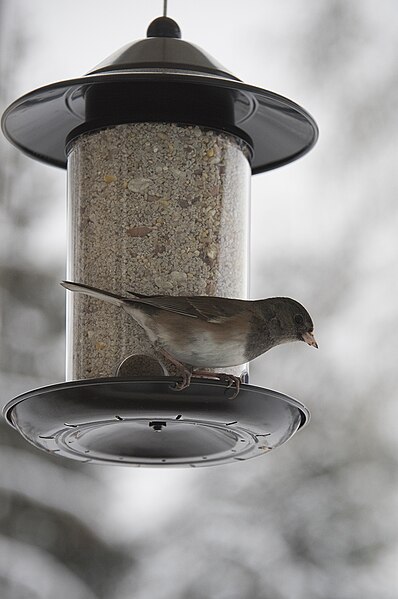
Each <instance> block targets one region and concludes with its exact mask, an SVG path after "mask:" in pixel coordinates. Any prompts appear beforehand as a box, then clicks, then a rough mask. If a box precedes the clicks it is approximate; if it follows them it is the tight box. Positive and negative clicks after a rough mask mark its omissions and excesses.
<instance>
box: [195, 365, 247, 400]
mask: <svg viewBox="0 0 398 599" xmlns="http://www.w3.org/2000/svg"><path fill="white" fill-rule="evenodd" d="M192 376H193V377H198V378H207V379H218V380H220V381H222V380H224V381H225V382H226V383H227V389H230V388H231V387H232V386H233V385H235V392H234V394H233V395H232V396H231V398H230V399H235V397H237V396H238V394H239V391H240V385H241V382H242V381H241V379H240V377H238V376H235V375H233V374H227V373H226V372H208V371H207V370H194V371H193V373H192Z"/></svg>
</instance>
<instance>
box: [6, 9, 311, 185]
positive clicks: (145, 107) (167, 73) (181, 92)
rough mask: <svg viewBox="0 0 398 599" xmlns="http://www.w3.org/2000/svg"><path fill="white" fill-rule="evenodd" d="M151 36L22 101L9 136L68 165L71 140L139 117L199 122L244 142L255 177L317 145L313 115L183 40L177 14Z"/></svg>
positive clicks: (10, 114)
mask: <svg viewBox="0 0 398 599" xmlns="http://www.w3.org/2000/svg"><path fill="white" fill-rule="evenodd" d="M148 35H150V37H147V38H146V39H142V40H138V41H136V42H134V43H132V44H128V45H127V46H124V47H123V48H121V49H120V50H118V51H117V52H115V53H114V54H112V55H111V56H109V57H108V58H107V59H105V60H104V61H103V62H101V63H100V64H99V65H97V66H96V67H94V69H92V70H91V71H90V72H89V73H87V74H86V75H85V76H83V77H80V78H77V79H70V80H67V81H60V82H57V83H53V84H51V85H47V86H45V87H41V88H39V89H36V90H34V91H32V92H30V93H28V94H26V95H24V96H22V97H21V98H19V99H18V100H16V101H15V102H14V103H13V104H11V105H10V106H9V107H8V108H7V110H6V111H5V113H4V115H3V118H2V129H3V132H4V134H5V136H6V137H7V138H8V140H9V141H10V142H11V143H13V144H14V145H15V146H17V147H18V148H19V149H20V150H22V151H23V152H25V153H26V154H28V155H29V156H31V157H32V158H35V159H37V160H40V161H42V162H45V163H47V164H52V165H54V166H59V167H62V168H66V164H67V144H68V142H69V141H70V140H72V139H74V138H75V137H77V136H79V135H81V134H83V133H86V132H89V131H95V130H99V129H104V128H107V127H111V126H115V125H120V124H127V123H137V122H163V123H164V122H166V123H178V124H180V125H184V124H185V125H197V126H199V127H204V128H209V129H213V130H216V131H221V132H225V133H229V134H232V135H235V136H237V137H239V138H240V139H242V140H244V141H245V142H246V143H247V144H248V145H249V146H250V148H251V155H252V160H251V168H252V172H253V174H256V173H261V172H263V171H267V170H270V169H274V168H277V167H279V166H282V165H284V164H287V163H289V162H292V161H293V160H296V159H297V158H299V157H300V156H302V155H303V154H305V153H306V152H308V151H309V150H310V149H311V148H312V147H313V145H314V144H315V142H316V140H317V137H318V128H317V125H316V123H315V121H314V119H313V118H312V116H311V115H310V114H308V112H306V111H305V110H304V109H303V108H302V107H301V106H299V105H297V104H295V103H294V102H292V101H291V100H289V99H287V98H285V97H283V96H280V95H278V94H275V93H273V92H271V91H268V90H264V89H261V88H258V87H253V86H251V85H247V84H246V83H244V82H242V81H240V80H239V79H238V78H237V77H236V76H235V75H233V74H232V73H230V72H229V71H228V70H227V69H226V68H225V67H223V66H222V65H221V64H220V63H218V61H216V60H215V59H214V58H213V57H211V56H210V55H209V54H207V53H206V52H205V51H204V50H202V49H201V48H199V47H198V46H195V45H194V44H191V43H189V42H186V41H184V40H181V39H179V35H180V30H179V27H178V25H177V23H175V21H173V20H172V19H169V18H167V17H159V18H158V19H155V21H153V22H152V23H151V24H150V26H149V28H148Z"/></svg>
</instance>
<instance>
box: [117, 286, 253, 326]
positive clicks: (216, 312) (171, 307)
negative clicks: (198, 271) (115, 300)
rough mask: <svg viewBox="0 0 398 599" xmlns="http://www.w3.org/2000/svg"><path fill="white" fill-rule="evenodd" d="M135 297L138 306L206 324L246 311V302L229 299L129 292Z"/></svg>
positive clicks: (221, 320)
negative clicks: (194, 319)
mask: <svg viewBox="0 0 398 599" xmlns="http://www.w3.org/2000/svg"><path fill="white" fill-rule="evenodd" d="M129 293H131V295H135V296H136V297H137V299H136V300H131V301H136V302H137V303H140V304H146V305H148V306H153V307H155V308H159V309H161V310H167V311H168V312H174V313H176V314H181V315H182V316H189V317H190V318H199V319H201V320H206V321H207V322H216V323H217V322H223V321H224V320H226V319H227V318H229V317H231V316H236V315H237V313H239V312H240V311H242V310H244V309H245V308H246V309H247V303H248V302H247V301H245V300H238V299H229V298H225V297H209V296H205V295H204V296H193V297H185V296H178V295H142V294H138V293H134V292H129Z"/></svg>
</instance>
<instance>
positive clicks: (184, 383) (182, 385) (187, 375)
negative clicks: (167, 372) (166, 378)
mask: <svg viewBox="0 0 398 599" xmlns="http://www.w3.org/2000/svg"><path fill="white" fill-rule="evenodd" d="M191 378H192V373H191V372H190V371H189V370H184V371H183V372H182V376H181V381H178V382H175V383H174V385H171V386H170V389H172V390H173V391H182V390H183V389H186V388H187V387H189V385H190V384H191Z"/></svg>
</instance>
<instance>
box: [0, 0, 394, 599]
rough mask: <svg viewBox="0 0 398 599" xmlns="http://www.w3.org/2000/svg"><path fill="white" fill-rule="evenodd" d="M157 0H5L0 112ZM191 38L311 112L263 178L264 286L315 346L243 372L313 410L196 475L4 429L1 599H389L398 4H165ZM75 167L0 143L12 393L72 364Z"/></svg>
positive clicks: (94, 58) (108, 42)
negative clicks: (87, 462)
mask: <svg viewBox="0 0 398 599" xmlns="http://www.w3.org/2000/svg"><path fill="white" fill-rule="evenodd" d="M161 12H162V2H161V0H147V1H145V2H143V1H141V2H138V0H129V1H127V0H116V1H115V2H112V3H106V2H102V1H98V0H95V1H94V0H84V1H83V2H82V0H69V1H68V2H67V3H60V2H49V1H48V0H0V86H1V89H0V108H1V112H3V110H4V108H5V107H6V106H7V105H8V104H9V103H10V102H11V101H13V100H14V99H15V98H16V97H18V96H19V95H21V94H23V93H25V92H28V91H30V90H31V89H34V88H36V87H39V86H41V85H45V84H47V83H51V82H54V81H56V80H62V79H67V78H71V77H75V76H80V75H81V74H83V73H85V72H87V71H88V70H89V69H90V68H91V67H93V66H94V65H96V64H97V63H99V62H100V61H101V60H102V59H103V58H105V57H106V56H108V55H109V54H111V53H112V52H113V51H115V50H116V49H118V48H119V47H121V46H122V45H124V44H126V43H128V42H130V41H132V40H134V39H138V38H142V37H145V33H146V28H147V25H148V24H149V22H150V21H151V20H152V19H154V18H155V17H157V16H159V15H160V14H161ZM169 16H171V17H172V18H175V19H176V20H177V21H178V23H179V25H180V26H181V29H182V34H183V38H184V39H187V40H188V41H191V42H193V43H196V44H198V45H200V46H201V47H202V48H204V49H205V50H206V51H208V52H209V53H210V54H211V55H213V56H214V57H215V58H216V59H218V60H219V61H220V62H221V63H222V64H224V65H225V66H226V67H227V68H228V69H230V70H231V71H232V72H233V73H234V74H235V75H236V76H238V77H240V78H241V79H243V80H244V81H246V82H247V83H251V84H253V85H257V86H259V87H264V88H267V89H270V90H272V91H275V92H277V93H280V94H282V95H285V96H287V97H289V98H291V99H292V100H294V101H296V102H298V103H299V104H301V105H302V106H303V107H304V108H306V109H307V110H308V111H309V112H310V113H311V114H312V115H313V116H314V117H315V119H316V120H317V122H318V124H319V127H320V139H319V142H318V144H317V145H316V147H315V149H314V150H312V152H311V153H309V154H308V155H307V156H305V157H304V158H302V159H300V160H298V161H297V162H295V163H293V164H290V165H288V166H285V167H283V168H280V169H279V170H276V171H271V172H269V173H267V174H262V175H257V176H256V177H254V178H253V180H252V263H251V297H253V298H257V297H267V296H272V295H288V296H291V297H294V298H296V299H297V300H299V301H300V302H302V303H303V304H304V305H305V306H306V307H307V308H308V309H309V311H310V313H311V314H312V316H313V319H314V321H315V325H316V336H317V339H318V342H319V345H320V349H319V351H318V352H316V351H313V350H311V349H310V348H308V347H307V346H305V345H304V344H294V345H293V346H291V347H290V346H282V347H279V348H276V349H274V350H273V351H272V352H270V353H269V354H266V355H265V356H264V357H262V358H259V359H258V360H256V361H255V362H254V363H253V364H252V368H251V382H252V383H253V384H258V385H261V386H265V387H269V388H271V389H276V390H279V391H281V392H283V393H286V394H288V395H291V396H293V397H295V398H297V399H299V400H301V401H302V402H304V403H305V404H306V405H307V406H308V407H309V408H310V410H311V412H312V421H311V423H310V425H309V426H308V427H307V428H306V429H305V430H304V431H302V432H300V433H299V434H298V435H297V436H296V437H294V438H293V439H292V440H291V441H290V442H289V443H287V444H286V445H284V446H283V447H282V448H280V449H278V450H277V451H276V452H272V453H271V454H270V455H267V456H265V457H261V458H257V459H254V460H250V461H248V462H244V463H242V464H240V463H236V464H233V465H226V466H217V467H214V468H204V469H199V470H198V469H195V470H194V469H190V470H184V469H181V470H172V469H167V470H164V471H163V470H161V469H153V470H135V469H132V468H131V469H129V468H122V467H99V466H98V467H96V466H84V465H79V464H78V463H74V462H73V461H67V460H61V459H59V460H57V459H56V458H54V457H51V458H48V457H47V456H46V455H45V454H44V453H42V452H39V451H38V450H36V449H35V448H34V447H32V446H30V445H28V444H27V443H26V442H25V441H23V439H22V438H20V436H19V435H18V434H17V433H16V432H15V431H13V430H12V429H11V428H9V427H8V426H6V424H5V423H1V424H0V436H1V441H0V443H1V448H0V596H1V598H2V599H39V598H40V599H50V598H53V597H54V596H55V595H56V596H57V597H58V598H59V599H64V598H66V597H68V598H69V599H70V598H71V597H73V598H74V599H108V598H109V599H110V598H112V599H130V598H131V597H134V598H135V599H147V598H151V599H188V598H190V599H206V598H209V597H211V598H214V599H271V598H272V599H307V598H309V597H311V599H330V597H333V598H334V599H357V598H358V599H359V598H361V599H374V598H375V597H377V599H393V598H394V599H395V598H396V596H397V588H398V573H397V567H396V564H397V559H398V458H397V453H398V402H397V397H396V395H397V388H398V380H397V379H398V376H397V354H398V351H397V350H398V347H397V331H398V301H397V286H398V284H397V281H398V277H397V271H398V241H397V231H398V201H397V195H398V175H397V172H398V170H397V158H398V154H397V146H398V120H397V114H398V62H397V56H398V3H397V2H396V1H395V0H378V2H375V1H373V0H361V2H357V1H355V0H324V1H323V2H319V0H284V1H283V2H276V1H275V0H273V1H271V0H248V1H247V2H240V1H237V0H218V1H217V2H213V1H211V0H202V1H201V2H194V1H193V0H192V1H189V0H169ZM65 183H66V181H65V173H64V172H63V171H61V170H57V169H54V168H51V167H48V166H44V165H42V164H40V163H38V162H34V161H33V160H31V159H28V158H26V157H24V156H23V155H22V154H21V153H20V152H18V151H17V150H16V149H14V148H13V147H12V146H10V145H9V144H8V143H7V142H6V141H5V139H3V138H2V139H1V140H0V230H1V232H0V330H1V347H0V352H1V353H0V389H1V394H0V400H1V404H2V405H4V404H5V403H6V402H7V401H8V400H9V399H11V398H12V397H13V396H14V395H16V394H18V393H21V392H23V391H26V390H29V389H30V388H34V387H38V386H41V385H45V384H50V383H53V382H59V381H62V380H63V378H64V372H63V364H64V299H65V298H64V291H63V289H62V288H61V287H60V286H59V285H58V282H59V281H60V280H62V278H63V277H64V268H65V255H66V253H65Z"/></svg>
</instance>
